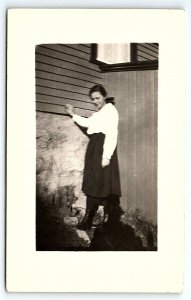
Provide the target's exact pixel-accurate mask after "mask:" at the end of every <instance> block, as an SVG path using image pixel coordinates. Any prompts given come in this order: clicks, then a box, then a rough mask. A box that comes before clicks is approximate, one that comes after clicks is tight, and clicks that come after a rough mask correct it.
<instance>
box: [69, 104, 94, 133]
mask: <svg viewBox="0 0 191 300" xmlns="http://www.w3.org/2000/svg"><path fill="white" fill-rule="evenodd" d="M65 109H66V112H67V113H68V114H69V115H70V116H71V117H72V118H73V120H74V122H76V123H77V124H78V125H80V126H82V127H87V128H88V127H89V118H84V117H81V116H79V115H76V114H74V108H73V106H72V105H71V104H66V105H65Z"/></svg>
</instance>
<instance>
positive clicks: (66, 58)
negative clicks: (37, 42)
mask: <svg viewBox="0 0 191 300" xmlns="http://www.w3.org/2000/svg"><path fill="white" fill-rule="evenodd" d="M36 53H38V54H44V55H46V56H48V57H52V58H56V59H59V60H61V61H63V62H70V63H71V64H74V65H75V66H80V67H83V69H84V70H85V69H87V70H92V71H93V72H94V73H95V74H96V75H97V73H98V74H99V73H100V71H99V69H98V67H97V66H96V65H94V64H90V63H89V61H88V60H87V59H86V60H85V59H84V58H81V57H80V56H76V55H71V54H67V53H65V52H62V51H59V50H55V49H54V50H52V49H49V48H48V46H47V47H44V46H41V47H39V48H38V50H37V51H36Z"/></svg>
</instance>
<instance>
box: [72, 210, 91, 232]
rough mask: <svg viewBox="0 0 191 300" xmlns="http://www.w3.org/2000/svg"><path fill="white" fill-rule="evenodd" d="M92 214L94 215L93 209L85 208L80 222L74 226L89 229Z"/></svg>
mask: <svg viewBox="0 0 191 300" xmlns="http://www.w3.org/2000/svg"><path fill="white" fill-rule="evenodd" d="M94 215H95V211H92V210H87V211H86V214H85V216H84V218H83V220H82V222H81V223H80V224H79V225H78V226H76V228H77V229H80V230H88V229H90V228H91V227H92V221H93V217H94Z"/></svg>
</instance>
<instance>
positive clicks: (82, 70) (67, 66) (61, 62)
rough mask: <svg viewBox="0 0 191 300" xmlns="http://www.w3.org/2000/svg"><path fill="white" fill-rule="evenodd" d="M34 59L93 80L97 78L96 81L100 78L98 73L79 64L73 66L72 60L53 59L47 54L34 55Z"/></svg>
mask: <svg viewBox="0 0 191 300" xmlns="http://www.w3.org/2000/svg"><path fill="white" fill-rule="evenodd" d="M36 59H37V61H38V62H39V61H40V62H43V63H49V64H51V65H53V66H57V67H62V68H65V69H68V70H73V71H76V72H80V73H81V74H85V75H89V76H91V77H93V78H97V79H101V78H102V77H101V76H100V73H99V72H97V71H94V70H91V69H88V68H85V67H83V66H80V65H79V64H75V63H74V62H73V61H72V60H71V61H64V60H63V59H60V58H57V57H56V55H55V56H54V57H53V56H49V55H47V54H42V53H41V54H40V53H36Z"/></svg>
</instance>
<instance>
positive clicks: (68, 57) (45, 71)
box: [35, 44, 103, 116]
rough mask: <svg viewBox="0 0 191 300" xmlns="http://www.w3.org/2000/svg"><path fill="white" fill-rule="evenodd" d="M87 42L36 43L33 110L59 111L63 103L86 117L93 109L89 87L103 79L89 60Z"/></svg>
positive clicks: (61, 110)
mask: <svg viewBox="0 0 191 300" xmlns="http://www.w3.org/2000/svg"><path fill="white" fill-rule="evenodd" d="M90 54H91V45H90V44H66V45H64V44H43V45H38V46H36V55H35V58H36V109H37V110H38V111H44V112H52V113H63V114H65V109H64V104H66V103H69V104H72V105H73V106H74V107H75V112H76V113H78V114H81V115H82V116H90V115H91V114H92V112H93V111H95V108H94V105H93V104H92V103H91V100H90V99H89V96H88V93H89V89H90V88H91V87H92V86H93V85H95V84H98V83H102V82H103V74H102V73H101V72H100V70H99V67H98V66H96V65H94V64H92V63H90Z"/></svg>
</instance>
